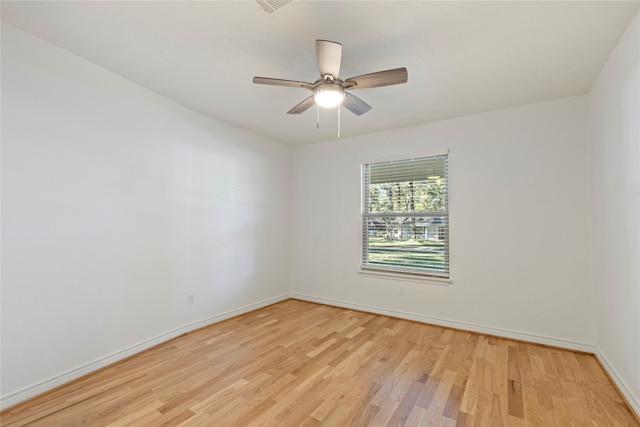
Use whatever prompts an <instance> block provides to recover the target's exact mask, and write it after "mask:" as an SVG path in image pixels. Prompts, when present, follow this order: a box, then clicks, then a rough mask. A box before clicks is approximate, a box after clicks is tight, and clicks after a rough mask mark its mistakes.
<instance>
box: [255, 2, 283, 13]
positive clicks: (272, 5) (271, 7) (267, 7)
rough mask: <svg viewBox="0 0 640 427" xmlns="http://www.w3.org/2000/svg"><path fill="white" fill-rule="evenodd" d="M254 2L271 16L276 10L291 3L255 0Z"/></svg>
mask: <svg viewBox="0 0 640 427" xmlns="http://www.w3.org/2000/svg"><path fill="white" fill-rule="evenodd" d="M256 2H257V3H258V4H259V5H260V7H262V9H264V11H265V12H267V13H268V14H272V13H273V12H275V11H276V10H278V9H280V8H281V7H283V6H286V5H287V4H289V3H291V0H256Z"/></svg>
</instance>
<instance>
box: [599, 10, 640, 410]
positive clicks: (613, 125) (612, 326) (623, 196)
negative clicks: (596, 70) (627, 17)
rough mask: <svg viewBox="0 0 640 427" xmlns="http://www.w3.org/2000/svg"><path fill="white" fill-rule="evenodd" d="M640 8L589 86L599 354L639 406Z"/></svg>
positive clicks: (626, 393)
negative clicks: (593, 82)
mask: <svg viewBox="0 0 640 427" xmlns="http://www.w3.org/2000/svg"><path fill="white" fill-rule="evenodd" d="M639 104H640V15H639V14H638V13H636V16H635V18H634V19H633V21H632V22H631V24H630V25H629V27H628V28H627V30H626V32H625V34H624V35H623V37H622V38H621V40H620V42H619V43H618V46H617V47H616V49H615V50H614V52H613V54H612V55H611V57H610V58H609V60H608V62H607V64H606V66H605V67H604V69H603V70H602V72H601V73H600V75H599V77H598V79H597V80H596V82H595V84H594V85H593V87H592V89H591V93H590V118H591V120H590V122H591V147H590V149H591V213H592V235H593V267H594V276H595V286H596V301H597V303H596V306H595V316H596V331H597V332H596V346H597V352H598V356H599V357H600V359H601V360H603V362H604V363H605V364H607V365H608V366H607V368H608V370H609V371H610V373H612V376H614V378H615V379H616V380H617V382H618V385H619V387H620V388H621V390H622V391H623V393H625V395H626V396H627V399H628V400H629V401H631V402H632V404H633V405H634V406H635V410H636V412H637V413H638V414H640V107H639Z"/></svg>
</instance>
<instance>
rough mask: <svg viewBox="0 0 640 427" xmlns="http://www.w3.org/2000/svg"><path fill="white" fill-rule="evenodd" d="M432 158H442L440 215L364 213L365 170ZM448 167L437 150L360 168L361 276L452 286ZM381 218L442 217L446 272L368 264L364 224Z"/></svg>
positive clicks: (442, 152) (444, 153)
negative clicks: (371, 219)
mask: <svg viewBox="0 0 640 427" xmlns="http://www.w3.org/2000/svg"><path fill="white" fill-rule="evenodd" d="M436 157H444V173H445V176H444V182H445V186H446V187H445V188H446V190H445V198H446V202H445V206H446V209H445V210H444V211H437V212H434V211H417V212H416V211H408V212H385V213H374V214H372V213H370V212H368V206H369V192H368V189H369V185H370V183H369V182H367V181H365V179H367V176H366V172H365V171H366V168H367V167H369V168H370V167H371V166H372V165H376V164H384V163H391V162H411V161H419V160H425V158H436ZM448 163H449V150H448V149H444V150H437V151H430V152H420V153H413V154H405V155H398V156H394V157H386V158H382V159H373V160H370V161H366V162H363V163H362V164H361V168H360V171H361V176H360V185H361V215H360V218H361V220H360V224H361V226H360V230H361V239H360V243H361V246H360V274H361V275H365V276H372V277H378V278H391V279H397V280H405V281H412V282H429V283H433V284H439V285H448V284H450V283H451V282H452V279H451V263H450V228H451V226H450V207H449V189H450V186H449V173H448ZM381 215H384V216H385V217H406V218H411V217H415V218H418V217H420V218H424V217H430V216H431V217H444V218H445V224H446V229H445V242H444V257H445V267H446V271H444V272H438V271H435V270H429V269H424V268H416V267H406V266H404V267H403V266H400V265H372V264H369V263H368V262H367V261H368V259H369V258H368V254H369V232H368V231H369V230H368V225H367V224H368V220H369V219H370V218H372V217H373V218H375V217H377V216H378V217H379V216H381Z"/></svg>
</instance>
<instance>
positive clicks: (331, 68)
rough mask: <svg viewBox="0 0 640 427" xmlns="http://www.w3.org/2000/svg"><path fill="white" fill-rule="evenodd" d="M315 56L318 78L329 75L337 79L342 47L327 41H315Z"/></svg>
mask: <svg viewBox="0 0 640 427" xmlns="http://www.w3.org/2000/svg"><path fill="white" fill-rule="evenodd" d="M316 54H317V57H318V69H319V70H320V76H321V77H324V76H325V75H326V74H331V75H332V76H333V77H334V78H336V79H337V78H338V74H340V62H341V61H342V45H341V44H340V43H336V42H332V41H329V40H316Z"/></svg>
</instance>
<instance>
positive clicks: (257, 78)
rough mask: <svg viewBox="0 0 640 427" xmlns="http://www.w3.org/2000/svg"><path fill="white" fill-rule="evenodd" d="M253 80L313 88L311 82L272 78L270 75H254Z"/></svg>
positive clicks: (261, 83) (277, 84) (262, 83)
mask: <svg viewBox="0 0 640 427" xmlns="http://www.w3.org/2000/svg"><path fill="white" fill-rule="evenodd" d="M253 82H254V83H255V84H259V85H271V86H288V87H303V88H305V89H309V90H313V83H307V82H299V81H296V80H284V79H272V78H270V77H254V78H253Z"/></svg>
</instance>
